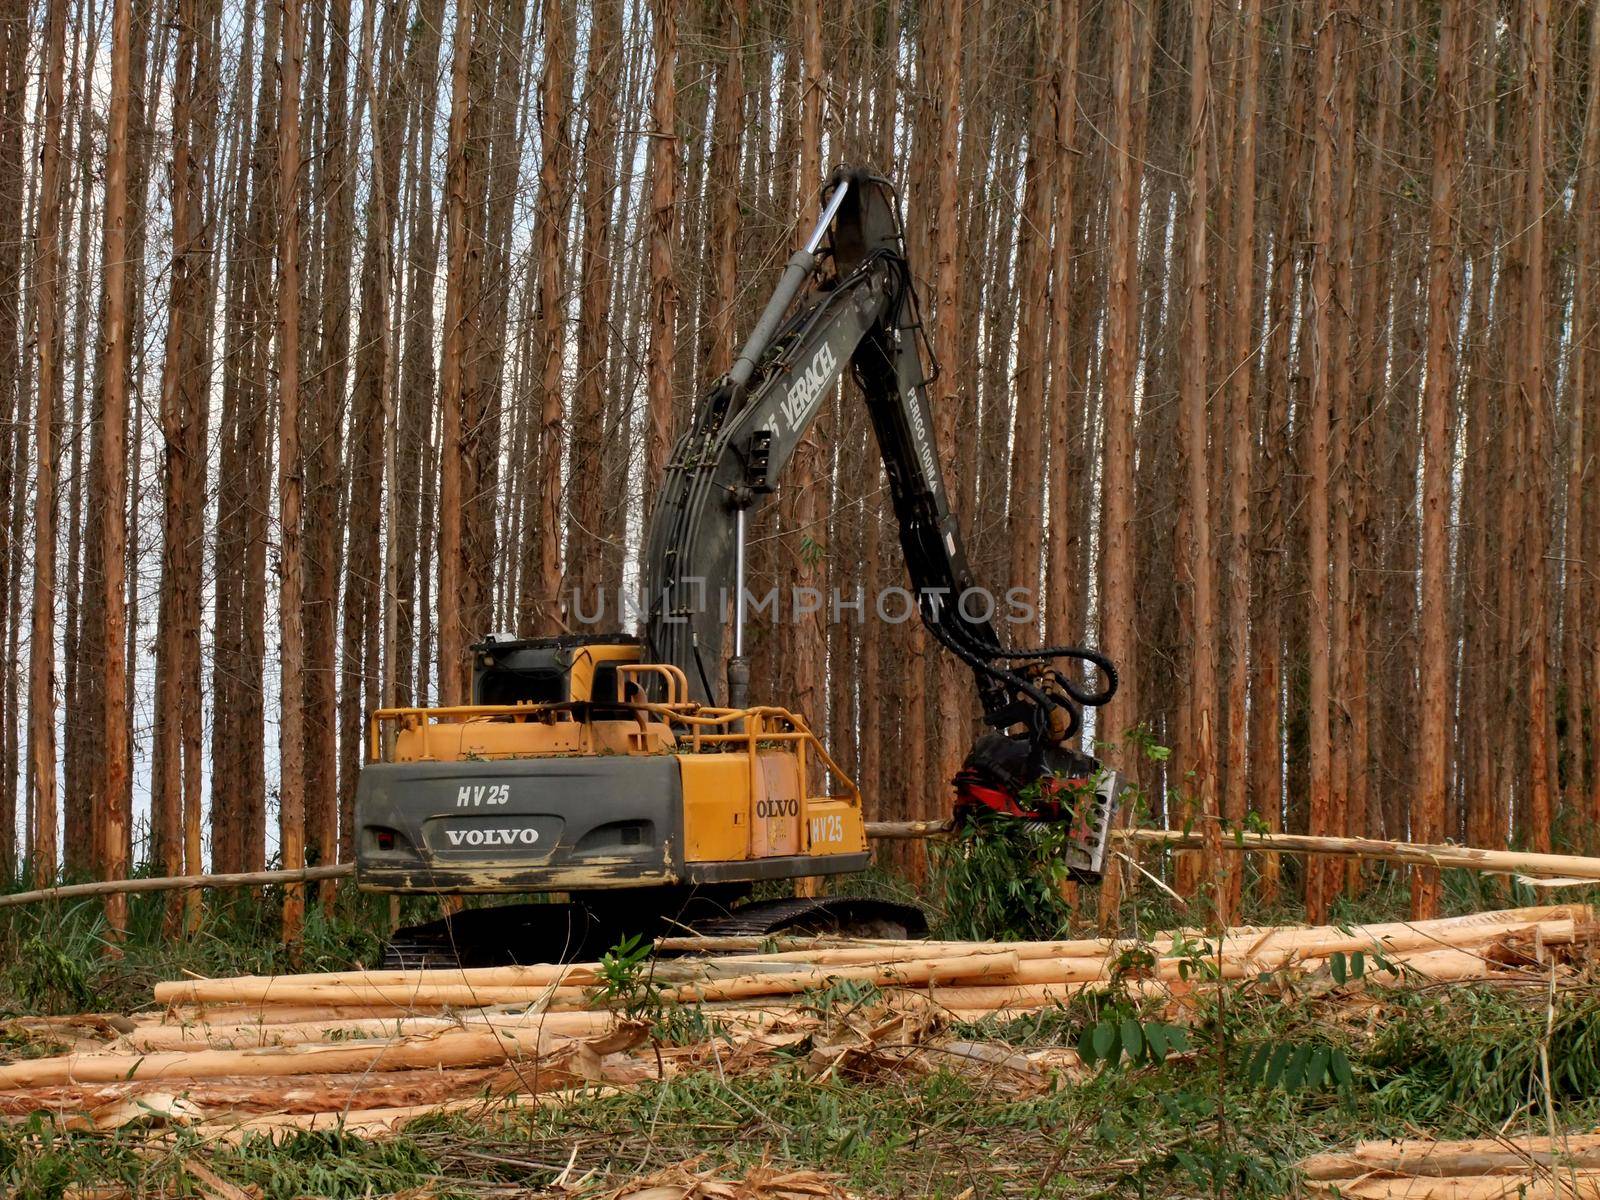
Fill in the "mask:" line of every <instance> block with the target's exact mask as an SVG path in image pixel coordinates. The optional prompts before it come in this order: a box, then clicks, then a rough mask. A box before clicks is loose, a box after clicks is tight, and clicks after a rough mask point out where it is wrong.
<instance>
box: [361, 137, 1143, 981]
mask: <svg viewBox="0 0 1600 1200" xmlns="http://www.w3.org/2000/svg"><path fill="white" fill-rule="evenodd" d="M925 350H927V361H928V362H932V361H933V358H932V352H931V348H928V347H927V346H926V340H925V338H924V336H923V333H922V325H921V322H920V320H919V318H918V313H917V303H916V295H915V292H914V290H913V287H912V276H911V268H910V265H909V263H908V262H907V259H906V253H905V244H904V237H903V232H902V227H901V222H900V216H899V209H898V203H897V199H896V196H895V193H894V189H893V187H892V186H891V185H890V183H889V182H888V181H887V180H886V179H884V178H882V177H881V176H879V175H877V174H875V173H874V172H872V171H871V170H868V169H861V168H839V169H838V170H836V171H835V172H834V173H833V174H832V176H831V177H830V178H829V180H828V182H827V186H826V188H825V190H824V206H823V211H822V215H821V219H820V220H819V222H818V224H817V226H816V229H815V231H814V232H813V233H812V234H811V236H810V238H809V239H808V240H807V241H806V243H805V245H804V246H803V247H802V248H801V249H800V250H798V251H796V252H795V254H794V255H793V257H792V258H791V259H790V260H789V262H788V264H787V265H786V267H785V268H784V271H783V274H782V276H781V278H780V279H779V281H778V285H777V287H776V289H775V291H774V293H773V295H772V298H771V300H770V301H769V302H768V304H767V306H766V309H765V310H764V312H763V314H762V316H761V318H760V320H759V321H758V322H757V323H756V326H755V328H754V329H753V330H752V332H751V334H750V336H749V339H748V341H747V343H746V344H745V346H744V349H743V351H742V352H741V353H740V355H739V357H738V359H737V360H736V361H735V363H734V365H733V367H732V369H731V370H729V372H728V373H727V375H726V376H724V377H723V378H722V379H720V380H719V381H718V382H717V383H716V384H715V386H714V387H713V388H712V389H711V391H710V392H709V393H708V394H707V395H706V396H705V397H704V398H703V399H702V401H701V402H700V404H699V406H698V408H697V410H696V412H695V415H694V418H693V422H692V424H691V426H690V428H689V429H688V430H687V431H686V432H685V433H684V435H683V436H682V438H681V439H680V440H679V442H678V443H677V446H676V447H675V449H674V451H673V454H672V457H671V460H670V461H669V463H668V465H667V467H666V470H665V472H664V475H663V479H662V482H661V487H660V490H659V493H658V495H657V497H656V500H655V507H654V509H653V511H652V513H651V519H650V522H649V527H648V531H647V537H646V541H645V546H644V548H643V554H642V558H641V564H640V574H641V578H642V586H641V591H642V608H641V614H642V619H641V622H640V624H641V629H640V632H639V634H638V635H626V634H621V633H608V634H603V635H589V634H575V635H568V636H560V637H552V638H517V637H510V636H490V637H487V638H485V639H484V640H483V641H482V642H480V643H478V644H477V645H475V646H474V647H473V648H472V653H473V656H474V659H473V688H472V700H473V702H472V703H471V704H470V705H462V706H455V707H441V708H395V709H381V710H379V711H377V712H375V713H374V714H373V716H372V720H371V730H370V745H369V747H368V761H367V763H366V765H365V766H364V767H363V769H362V772H361V777H360V781H359V785H358V788H357V796H356V867H357V878H358V881H359V883H360V886H361V887H362V888H364V889H369V890H376V891H388V892H400V893H440V894H466V893H540V894H543V895H542V897H541V900H540V902H536V903H527V904H520V905H510V906H499V907H490V908H480V909H473V910H465V911H460V912H457V913H455V914H453V915H451V916H449V917H446V918H443V919H441V920H439V921H435V922H432V923H430V924H427V925H419V926H414V927H411V928H408V929H402V930H400V931H398V932H397V933H396V934H395V936H394V938H393V940H392V942H391V944H390V946H389V949H388V952H387V955H386V963H387V964H388V965H391V966H418V965H445V964H454V963H461V964H463V965H469V966H473V965H488V964H495V963H505V962H535V961H556V960H559V959H563V958H567V959H570V958H577V957H592V956H595V955H597V954H599V953H601V952H603V951H604V950H606V949H608V948H609V947H610V946H612V945H614V944H615V943H616V942H617V941H618V940H619V939H620V938H621V937H623V936H626V935H628V934H631V933H638V934H644V935H654V934H656V933H659V932H661V931H663V930H667V929H675V930H679V931H681V930H683V929H686V928H687V929H694V930H697V931H699V932H703V933H716V934H730V933H747V934H750V933H753V934H766V933H776V932H780V931H781V932H817V931H839V932H850V933H857V934H868V935H875V936H917V935H919V934H921V933H923V932H925V930H926V919H925V916H924V914H923V912H922V911H921V910H920V909H918V908H916V907H915V906H911V905H903V904H895V903H890V902H888V901H883V900H873V899H870V898H859V897H842V896H818V897H801V896H796V897H784V898H780V899H762V900H752V899H751V898H750V897H751V893H752V892H753V891H754V890H756V888H757V885H760V884H763V883H770V882H772V881H777V880H791V879H799V878H802V877H816V876H837V875H842V874H846V873H850V872H856V871H860V870H862V869H864V868H865V867H866V866H867V865H868V862H869V851H868V847H867V836H866V827H865V824H864V820H863V809H862V801H861V794H860V792H859V791H858V790H857V788H856V785H855V784H854V783H853V782H852V781H851V780H850V778H849V777H848V775H847V774H846V772H845V771H844V770H843V769H841V767H840V766H839V764H838V763H837V762H835V761H834V760H833V758H832V757H830V756H829V754H828V751H827V748H826V747H825V746H824V745H823V744H822V742H821V741H820V740H819V739H818V738H817V737H816V735H815V734H814V733H813V732H812V730H811V728H810V726H809V725H808V724H807V722H806V720H805V718H804V716H803V715H802V714H800V713H798V712H795V711H793V710H792V709H790V708H787V707H785V706H782V705H777V704H770V703H752V702H751V698H750V696H749V684H750V662H749V658H748V657H747V655H746V653H745V625H746V620H747V612H746V608H747V601H748V597H747V595H746V586H745V583H746V581H745V524H746V516H747V514H748V512H749V510H750V509H751V507H752V506H753V505H755V504H756V503H757V502H758V500H759V498H760V497H762V496H765V495H768V494H770V493H772V492H774V491H776V489H777V487H778V481H779V478H780V476H781V475H782V473H783V470H784V468H785V466H786V465H787V464H788V462H789V459H790V458H791V457H792V456H793V454H794V452H795V449H796V447H797V446H798V445H799V443H800V441H801V439H802V438H803V437H804V436H805V435H806V432H807V430H808V429H810V428H811V426H812V423H813V422H814V420H815V418H816V415H817V413H818V411H819V409H820V407H821V403H822V400H823V397H824V396H825V395H826V394H827V392H828V390H829V388H830V387H832V385H833V384H834V383H835V381H836V380H837V379H838V378H839V377H840V375H841V373H842V372H843V371H844V370H845V369H846V367H847V366H848V367H849V369H850V371H851V373H852V374H853V375H854V378H855V382H856V384H857V385H858V387H859V390H860V392H861V394H862V396H863V398H864V400H865V402H866V406H867V411H868V414H869V417H870V420H871V423H872V428H873V431H874V433H875V436H876V439H877V444H878V447H879V450H880V452H881V455H882V458H883V463H884V468H885V470H886V472H887V475H888V480H889V487H890V491H891V495H892V500H893V507H894V513H895V516H896V519H897V521H898V523H899V528H900V541H901V546H902V549H903V551H904V554H905V559H906V565H907V569H908V572H909V575H910V580H911V583H912V585H913V587H914V589H915V595H916V597H917V604H918V608H919V611H920V615H921V618H922V620H923V622H924V624H925V625H926V627H927V629H928V630H929V632H930V633H931V634H932V636H933V637H934V638H935V639H936V640H937V641H938V642H939V643H940V644H941V645H942V646H944V647H945V648H946V649H947V650H948V651H950V652H951V653H953V654H955V655H956V656H957V657H958V658H959V659H960V660H961V661H962V662H964V663H965V664H967V666H968V667H970V668H971V670H972V673H973V677H974V680H975V682H976V685H977V688H978V694H979V698H980V700H981V703H982V708H983V713H984V721H985V725H986V726H987V732H986V733H984V734H983V735H982V736H981V737H979V738H978V739H977V742H976V744H975V745H974V746H973V748H972V751H971V753H970V754H969V755H968V756H967V759H966V762H965V764H964V766H963V769H962V771H961V773H960V774H959V775H958V776H957V778H956V780H955V781H953V782H954V785H955V790H954V803H955V805H956V807H957V808H975V809H985V810H991V811H995V812H999V813H1003V814H1005V815H1007V816H1010V817H1013V818H1015V819H1018V820H1052V821H1067V822H1070V842H1071V851H1070V859H1069V862H1068V866H1069V869H1070V870H1071V871H1072V872H1073V873H1074V874H1075V875H1077V876H1078V877H1080V878H1083V879H1092V878H1095V877H1097V876H1098V875H1099V873H1100V871H1101V868H1102V865H1103V860H1104V855H1105V846H1106V839H1107V833H1108V830H1109V827H1110V823H1111V819H1112V816H1113V813H1114V810H1115V804H1116V799H1117V795H1118V792H1119V789H1120V786H1121V785H1120V781H1119V779H1118V777H1117V776H1116V774H1115V773H1114V772H1109V771H1106V770H1103V769H1102V768H1101V766H1100V764H1099V763H1097V762H1096V761H1095V760H1094V759H1092V758H1090V757H1088V756H1086V755H1084V754H1081V753H1079V752H1078V751H1077V750H1075V749H1073V748H1072V745H1071V742H1072V740H1073V739H1074V738H1075V736H1076V735H1077V734H1078V732H1079V730H1080V728H1081V725H1082V709H1083V707H1084V706H1086V705H1089V706H1092V705H1099V704H1104V703H1105V702H1106V701H1107V700H1109V699H1110V698H1111V696H1112V694H1113V692H1114V691H1115V689H1116V672H1115V669H1114V668H1113V666H1112V664H1111V662H1110V661H1109V660H1107V659H1106V658H1105V657H1104V656H1103V655H1101V654H1099V653H1097V652H1095V651H1093V650H1090V649H1085V648H1081V647H1072V646H1045V647H1038V648H1031V649H1027V648H1014V647H1008V646H1007V645H1006V644H1005V643H1004V642H1003V641H1002V640H1001V638H1000V635H999V630H998V629H997V628H996V626H995V623H994V620H993V605H992V604H981V603H977V602H976V601H974V600H973V598H974V597H985V596H987V593H983V592H981V590H980V589H979V588H978V586H977V584H976V582H975V581H974V579H973V577H972V573H971V570H970V568H969V566H968V564H967V559H966V554H965V552H964V550H963V548H962V542H961V536H960V531H959V528H958V526H957V522H956V520H955V517H954V516H953V515H952V513H951V511H950V505H949V499H948V496H947V494H946V491H945V486H944V481H943V478H942V475H941V472H940V468H939V460H938V456H937V453H936V451H935V447H934V440H933V422H932V414H931V413H930V411H929V405H928V401H927V397H926V395H925V391H924V387H925V384H926V382H927V373H926V370H925V367H924V351H925ZM725 597H727V598H728V599H729V603H728V605H727V607H726V608H725V607H724V604H723V603H722V601H723V599H724V598H725ZM974 611H976V612H977V613H978V614H979V615H978V616H973V615H970V614H972V613H973V612H974ZM725 613H731V621H728V620H727V618H726V617H725ZM727 624H731V638H732V645H731V646H730V647H728V649H729V650H730V651H731V653H729V654H728V656H727V657H726V660H725V659H724V646H723V642H724V634H725V626H726V625H727ZM1068 660H1071V661H1075V662H1077V663H1080V664H1086V665H1088V666H1090V667H1093V668H1094V669H1095V671H1096V673H1097V675H1098V678H1097V681H1096V683H1095V684H1094V685H1093V686H1091V685H1090V684H1089V683H1088V682H1086V681H1085V680H1084V679H1083V678H1080V677H1077V676H1075V675H1074V674H1073V673H1071V672H1069V671H1068V670H1066V669H1064V668H1063V665H1062V664H1063V663H1064V662H1066V661H1068ZM724 662H726V667H725V669H724V665H723V664H724ZM718 676H720V677H721V678H717V677H718ZM869 682H870V681H869ZM719 684H720V686H718V685H719ZM868 707H869V708H870V705H869V706H868ZM765 890H766V891H769V892H770V891H772V890H774V889H770V888H769V889H765Z"/></svg>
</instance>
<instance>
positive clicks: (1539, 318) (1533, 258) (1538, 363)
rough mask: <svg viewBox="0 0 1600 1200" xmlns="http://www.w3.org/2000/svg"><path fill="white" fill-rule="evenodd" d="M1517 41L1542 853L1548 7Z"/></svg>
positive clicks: (1536, 799) (1527, 510) (1531, 760)
mask: <svg viewBox="0 0 1600 1200" xmlns="http://www.w3.org/2000/svg"><path fill="white" fill-rule="evenodd" d="M1523 40H1524V43H1525V45H1526V47H1527V50H1526V53H1527V55H1528V73H1527V81H1528V90H1527V102H1528V121H1527V126H1526V136H1527V149H1526V156H1527V157H1526V160H1525V164H1524V165H1525V173H1524V188H1525V190H1524V192H1523V208H1522V222H1521V224H1522V228H1523V230H1524V233H1523V240H1524V251H1525V257H1524V260H1523V269H1524V272H1525V276H1524V278H1525V280H1526V286H1525V288H1524V290H1523V296H1522V307H1521V311H1522V315H1523V319H1524V325H1523V330H1522V339H1523V340H1522V376H1521V384H1522V405H1523V411H1524V417H1523V420H1524V422H1525V428H1526V429H1527V437H1528V454H1527V458H1526V460H1525V461H1526V462H1527V463H1528V464H1529V467H1530V470H1529V472H1528V479H1527V489H1526V494H1525V495H1524V497H1523V506H1522V507H1523V512H1524V514H1525V524H1524V528H1523V533H1524V538H1523V546H1524V548H1525V550H1526V553H1527V555H1528V559H1529V561H1528V572H1527V577H1526V581H1525V583H1524V584H1523V585H1522V586H1524V587H1525V588H1526V594H1527V600H1528V608H1527V621H1528V626H1527V630H1526V634H1527V638H1528V641H1527V663H1528V693H1527V730H1528V733H1527V737H1528V831H1527V832H1528V844H1529V846H1530V847H1532V848H1533V849H1534V850H1536V851H1547V850H1549V849H1550V844H1551V843H1550V838H1551V827H1552V826H1553V824H1554V822H1555V804H1554V797H1553V794H1552V792H1553V787H1552V780H1551V777H1550V764H1551V762H1552V760H1553V758H1554V755H1555V718H1554V714H1553V713H1552V711H1551V697H1550V615H1549V605H1550V600H1549V595H1550V585H1549V577H1550V572H1549V566H1548V562H1547V559H1546V555H1547V552H1548V542H1549V526H1548V521H1549V516H1548V513H1547V511H1546V509H1547V505H1548V502H1549V486H1548V483H1547V480H1546V477H1545V472H1546V471H1547V469H1548V468H1547V466H1546V462H1545V446H1546V444H1547V442H1548V440H1549V439H1548V438H1547V436H1546V434H1547V424H1546V418H1545V398H1544V382H1545V368H1544V358H1545V352H1544V339H1545V319H1546V313H1545V250H1544V222H1545V181H1544V171H1545V129H1546V124H1547V121H1548V108H1549V91H1550V71H1551V59H1550V7H1549V3H1548V0H1526V2H1525V5H1524V9H1523Z"/></svg>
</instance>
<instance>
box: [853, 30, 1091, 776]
mask: <svg viewBox="0 0 1600 1200" xmlns="http://www.w3.org/2000/svg"><path fill="white" fill-rule="evenodd" d="M1065 3H1066V5H1067V6H1068V7H1069V8H1070V9H1071V10H1072V11H1071V13H1070V17H1069V15H1068V13H1066V12H1064V11H1063V12H1056V10H1055V9H1052V10H1051V19H1053V20H1057V21H1060V22H1062V23H1063V24H1065V23H1066V22H1067V21H1068V20H1069V19H1070V21H1071V24H1070V25H1067V32H1066V35H1065V36H1067V37H1069V38H1070V39H1072V46H1073V48H1074V51H1075V50H1076V46H1077V11H1076V0H1065ZM937 12H938V19H939V42H938V46H939V60H938V79H937V84H938V91H937V93H936V94H937V96H938V97H939V102H938V115H937V125H938V131H939V132H938V137H939V144H938V150H937V153H936V156H935V157H936V162H937V171H936V177H937V180H938V192H937V195H936V201H935V204H934V206H933V213H932V220H933V228H932V230H931V237H930V241H931V249H932V258H933V261H932V263H931V264H930V267H931V269H932V272H933V326H932V331H931V332H932V337H933V348H934V354H935V355H936V356H937V358H938V360H939V371H938V373H937V374H936V375H935V377H934V379H933V381H932V383H931V385H930V386H929V389H928V390H929V395H928V401H929V404H930V406H931V407H932V409H933V428H934V437H935V439H936V441H937V444H938V447H939V469H940V471H941V472H942V473H943V475H944V480H945V487H946V489H947V490H948V491H949V492H950V494H951V496H952V497H954V496H956V495H958V494H959V490H960V485H959V483H958V478H959V473H960V469H961V467H960V462H959V460H960V458H961V455H960V454H959V449H960V448H959V445H958V438H959V434H958V431H957V425H956V419H957V417H958V415H959V413H960V397H959V396H958V395H957V394H956V380H957V371H956V363H957V358H958V355H959V354H960V350H961V312H960V301H959V299H958V295H959V293H958V288H959V285H960V272H959V260H958V258H957V255H958V253H959V251H960V245H961V243H960V233H961V228H960V221H959V217H958V214H959V213H960V210H961V177H960V167H961V157H960V149H961V140H960V134H961V108H960V104H961V53H962V46H963V45H964V41H965V33H964V31H963V29H962V6H961V4H960V2H959V0H940V2H939V5H938V9H937ZM1062 70H1063V71H1065V73H1066V78H1065V81H1063V79H1062V78H1061V75H1060V73H1058V74H1057V76H1056V77H1055V78H1054V79H1053V80H1052V85H1053V87H1054V88H1055V90H1056V91H1057V93H1058V95H1057V99H1058V101H1059V100H1060V99H1061V97H1060V95H1059V92H1060V89H1061V88H1062V87H1065V88H1067V89H1068V93H1067V94H1068V95H1069V96H1070V89H1071V86H1072V79H1071V70H1072V69H1071V68H1070V67H1066V68H1062ZM1058 112H1059V110H1058ZM1068 121H1069V125H1068V126H1067V132H1066V134H1065V138H1066V140H1067V141H1070V139H1071V127H1070V115H1069V117H1068ZM1055 134H1056V137H1057V140H1058V144H1057V145H1056V147H1055V154H1056V158H1055V162H1056V164H1057V167H1058V170H1060V171H1062V172H1066V171H1068V170H1070V166H1069V165H1068V164H1066V156H1067V154H1068V149H1067V145H1066V143H1065V142H1063V141H1062V140H1061V139H1062V126H1061V119H1060V117H1059V115H1058V117H1057V121H1056V128H1055ZM1060 183H1061V181H1060V180H1058V181H1057V191H1058V199H1057V204H1058V205H1060V204H1061V203H1063V202H1062V200H1061V199H1060V198H1059V195H1060ZM1067 207H1068V209H1069V211H1070V204H1068V205H1067ZM1057 236H1060V235H1059V234H1058V235H1057ZM1063 257H1064V255H1062V254H1061V253H1059V252H1058V253H1057V255H1056V262H1057V264H1059V263H1060V262H1061V261H1062V259H1063ZM1054 296H1055V294H1054V292H1052V299H1054ZM969 468H970V464H969ZM967 515H969V514H958V516H963V517H965V516H967ZM1056 524H1057V523H1056V521H1055V520H1053V519H1052V521H1051V523H1050V529H1051V535H1052V536H1054V534H1055V530H1056ZM873 586H875V581H873V580H872V579H871V577H870V576H869V577H868V582H867V587H868V588H871V587H873ZM934 669H935V671H936V672H937V676H936V678H937V680H938V688H937V693H936V694H937V697H938V730H937V732H938V737H937V739H936V744H937V746H938V751H939V758H938V761H937V762H936V763H935V764H934V779H935V780H936V781H937V783H938V785H939V786H940V787H941V788H943V787H946V786H948V785H949V784H950V782H951V781H952V780H954V779H955V776H956V772H957V771H959V770H960V769H961V762H962V759H963V758H964V757H965V756H966V753H967V748H968V744H969V743H970V742H971V740H972V729H971V725H972V716H971V713H972V704H971V700H970V698H969V692H970V689H968V688H967V687H966V686H965V683H964V681H963V680H962V678H961V676H962V674H963V673H964V671H965V666H964V664H962V663H961V662H959V661H958V660H957V659H956V657H955V655H953V654H947V653H941V654H939V655H938V656H937V659H936V666H935V668H934ZM861 678H862V685H863V687H864V688H870V687H871V686H872V677H871V676H868V675H865V674H863V675H862V677H861Z"/></svg>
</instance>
